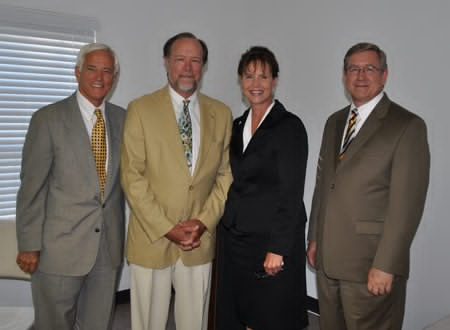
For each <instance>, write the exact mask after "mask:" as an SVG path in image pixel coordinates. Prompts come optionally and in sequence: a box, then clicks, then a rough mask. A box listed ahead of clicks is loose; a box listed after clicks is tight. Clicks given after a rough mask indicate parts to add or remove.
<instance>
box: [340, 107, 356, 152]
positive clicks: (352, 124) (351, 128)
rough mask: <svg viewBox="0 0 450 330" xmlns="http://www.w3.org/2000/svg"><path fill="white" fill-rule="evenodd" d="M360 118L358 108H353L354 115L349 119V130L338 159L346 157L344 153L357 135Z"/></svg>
mask: <svg viewBox="0 0 450 330" xmlns="http://www.w3.org/2000/svg"><path fill="white" fill-rule="evenodd" d="M357 120H358V109H356V108H355V109H353V110H352V115H351V116H350V119H349V121H348V126H347V131H346V132H345V136H344V142H343V143H342V148H341V152H340V153H339V157H338V160H342V158H344V154H345V152H346V151H347V148H348V146H349V145H350V144H351V143H352V141H353V138H354V137H355V135H356V133H355V125H356V122H357Z"/></svg>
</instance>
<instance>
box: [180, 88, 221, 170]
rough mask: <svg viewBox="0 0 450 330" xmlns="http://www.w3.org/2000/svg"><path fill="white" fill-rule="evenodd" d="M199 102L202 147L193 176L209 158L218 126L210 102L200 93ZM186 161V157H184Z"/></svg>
mask: <svg viewBox="0 0 450 330" xmlns="http://www.w3.org/2000/svg"><path fill="white" fill-rule="evenodd" d="M198 104H199V108H200V148H199V152H198V156H197V161H196V163H195V169H194V172H193V176H195V175H196V174H197V172H198V171H199V169H200V166H201V164H203V162H205V161H206V159H208V152H209V149H210V147H211V142H213V140H214V136H215V135H214V130H215V127H216V117H215V115H214V112H213V111H211V110H210V109H209V104H208V103H207V102H206V101H205V99H204V97H203V96H202V95H201V94H200V93H199V94H198ZM183 158H184V152H183ZM184 162H185V163H186V159H184ZM186 168H187V167H186Z"/></svg>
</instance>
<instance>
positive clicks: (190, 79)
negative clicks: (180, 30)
mask: <svg viewBox="0 0 450 330" xmlns="http://www.w3.org/2000/svg"><path fill="white" fill-rule="evenodd" d="M202 58H203V50H202V46H201V45H200V42H198V41H197V40H195V39H191V38H183V39H178V40H176V41H175V42H174V43H173V44H172V47H171V49H170V53H169V56H168V57H166V58H164V65H165V67H166V71H167V78H168V79H169V84H170V86H172V88H173V89H174V90H175V91H176V92H177V93H178V94H180V95H181V96H183V97H184V98H188V97H189V96H191V95H192V94H193V93H194V92H195V90H196V89H197V87H198V84H199V83H200V80H201V79H202V69H203V60H202Z"/></svg>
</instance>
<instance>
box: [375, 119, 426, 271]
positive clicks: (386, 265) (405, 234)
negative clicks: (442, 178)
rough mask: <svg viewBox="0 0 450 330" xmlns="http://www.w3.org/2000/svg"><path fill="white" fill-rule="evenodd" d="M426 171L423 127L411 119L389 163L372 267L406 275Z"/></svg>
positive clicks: (423, 124)
mask: <svg viewBox="0 0 450 330" xmlns="http://www.w3.org/2000/svg"><path fill="white" fill-rule="evenodd" d="M429 171H430V152H429V147H428V142H427V131H426V126H425V123H424V122H423V120H422V119H420V118H418V117H414V118H413V119H412V120H411V122H410V123H409V125H408V126H407V127H406V128H405V130H404V132H403V133H402V136H401V138H400V140H399V142H398V145H397V147H396V150H395V154H394V157H393V160H392V172H391V182H390V195H389V207H388V212H387V216H386V220H385V224H384V230H383V233H382V236H381V239H380V242H379V244H378V248H377V252H376V255H375V259H374V261H373V267H375V268H377V269H381V270H383V271H385V272H388V273H391V274H398V275H403V276H407V275H408V274H407V273H405V270H406V272H407V270H408V269H409V267H408V266H409V249H410V246H411V243H412V240H413V238H414V235H415V233H416V231H417V227H418V225H419V222H420V219H421V217H422V213H423V209H424V204H425V198H426V193H427V189H428V182H429Z"/></svg>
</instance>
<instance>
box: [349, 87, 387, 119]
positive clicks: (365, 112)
mask: <svg viewBox="0 0 450 330" xmlns="http://www.w3.org/2000/svg"><path fill="white" fill-rule="evenodd" d="M383 96H384V91H381V92H380V93H379V94H378V95H377V96H375V97H374V98H373V99H371V100H370V101H369V102H367V103H365V104H363V105H360V106H359V107H357V106H356V105H355V104H354V103H353V102H352V104H351V105H350V109H355V108H357V109H358V115H361V116H363V117H368V116H369V114H370V113H371V112H372V110H373V109H374V108H375V106H376V105H377V104H378V102H380V101H381V99H382V98H383Z"/></svg>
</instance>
